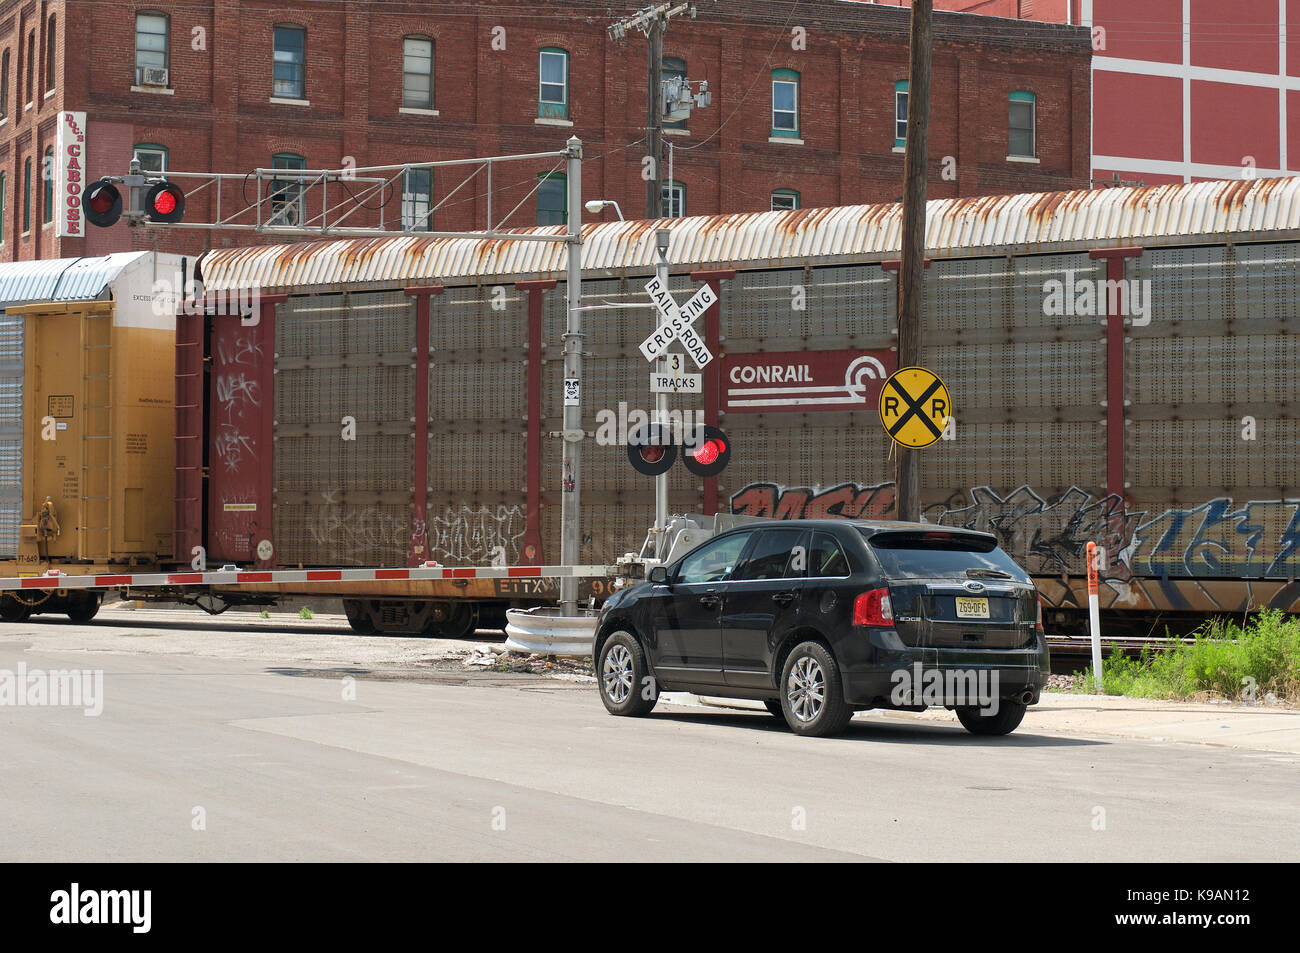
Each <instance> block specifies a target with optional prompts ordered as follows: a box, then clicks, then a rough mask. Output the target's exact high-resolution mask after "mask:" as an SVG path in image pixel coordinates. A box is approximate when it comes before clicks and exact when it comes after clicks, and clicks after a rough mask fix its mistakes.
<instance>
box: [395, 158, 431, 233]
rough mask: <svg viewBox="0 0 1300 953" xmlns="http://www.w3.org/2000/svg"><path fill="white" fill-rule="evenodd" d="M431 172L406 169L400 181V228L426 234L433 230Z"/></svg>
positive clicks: (428, 170) (429, 170)
mask: <svg viewBox="0 0 1300 953" xmlns="http://www.w3.org/2000/svg"><path fill="white" fill-rule="evenodd" d="M432 204H433V170H432V169H407V170H406V173H405V175H404V177H403V179H402V228H407V229H411V230H413V231H417V232H427V231H430V230H431V229H432V228H433V219H432V216H431V215H430V214H429V210H430V206H431V205H432Z"/></svg>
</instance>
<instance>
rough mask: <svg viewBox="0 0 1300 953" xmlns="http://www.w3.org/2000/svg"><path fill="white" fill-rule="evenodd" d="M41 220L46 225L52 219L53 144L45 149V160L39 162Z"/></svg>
mask: <svg viewBox="0 0 1300 953" xmlns="http://www.w3.org/2000/svg"><path fill="white" fill-rule="evenodd" d="M41 181H42V182H43V183H44V187H43V188H42V189H41V221H42V222H43V223H45V224H46V225H48V224H49V223H50V222H52V221H54V146H48V147H46V149H45V161H44V162H42V163H41Z"/></svg>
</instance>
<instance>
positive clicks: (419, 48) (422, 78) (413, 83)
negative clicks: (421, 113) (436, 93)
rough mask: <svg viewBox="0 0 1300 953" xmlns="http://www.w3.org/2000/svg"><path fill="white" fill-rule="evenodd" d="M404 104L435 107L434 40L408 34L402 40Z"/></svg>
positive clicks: (408, 106)
mask: <svg viewBox="0 0 1300 953" xmlns="http://www.w3.org/2000/svg"><path fill="white" fill-rule="evenodd" d="M402 105H403V106H406V107H407V108H409V109H432V108H433V40H431V39H429V38H428V37H425V36H408V37H406V39H404V40H403V41H402Z"/></svg>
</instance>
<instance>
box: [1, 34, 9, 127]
mask: <svg viewBox="0 0 1300 953" xmlns="http://www.w3.org/2000/svg"><path fill="white" fill-rule="evenodd" d="M8 115H9V51H8V50H5V51H4V55H3V56H0V119H3V118H4V117H5V116H8Z"/></svg>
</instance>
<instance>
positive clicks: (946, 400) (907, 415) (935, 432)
mask: <svg viewBox="0 0 1300 953" xmlns="http://www.w3.org/2000/svg"><path fill="white" fill-rule="evenodd" d="M952 411H953V409H952V398H951V397H950V396H949V395H948V388H947V387H945V386H944V383H943V381H941V380H939V375H938V374H935V373H934V372H933V371H927V370H926V369H925V368H924V367H901V368H899V369H898V370H896V371H895V372H894V373H893V374H891V375H890V376H889V380H887V381H885V386H884V387H882V388H881V389H880V423H881V426H883V427H884V428H885V432H886V433H887V434H889V436H890V437H891V438H893V440H894V442H895V443H897V444H898V445H899V446H900V447H907V448H909V449H911V450H919V449H920V448H921V447H928V446H930V444H932V443H934V442H935V441H936V440H938V439H939V438H940V437H942V436H943V428H944V425H945V424H946V423H947V422H948V418H949V417H950V416H951V415H952Z"/></svg>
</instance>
